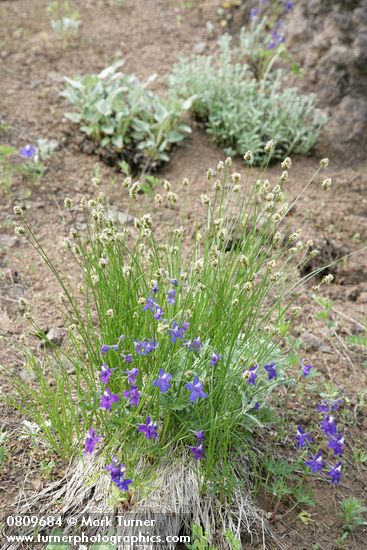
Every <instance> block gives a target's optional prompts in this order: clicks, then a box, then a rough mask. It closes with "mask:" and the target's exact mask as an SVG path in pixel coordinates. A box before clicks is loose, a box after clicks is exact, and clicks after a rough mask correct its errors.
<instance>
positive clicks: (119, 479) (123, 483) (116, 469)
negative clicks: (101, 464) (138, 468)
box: [105, 456, 132, 491]
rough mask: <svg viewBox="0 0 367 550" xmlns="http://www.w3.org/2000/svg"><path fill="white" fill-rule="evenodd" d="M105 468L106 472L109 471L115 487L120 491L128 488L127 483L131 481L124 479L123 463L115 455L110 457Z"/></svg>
mask: <svg viewBox="0 0 367 550" xmlns="http://www.w3.org/2000/svg"><path fill="white" fill-rule="evenodd" d="M105 470H107V472H110V474H111V480H112V481H113V483H114V484H115V485H116V487H117V488H118V489H120V491H128V490H129V485H130V483H132V480H131V479H125V477H124V470H125V464H120V462H119V460H118V458H117V457H116V456H114V457H113V458H112V462H111V464H108V465H107V466H106V467H105Z"/></svg>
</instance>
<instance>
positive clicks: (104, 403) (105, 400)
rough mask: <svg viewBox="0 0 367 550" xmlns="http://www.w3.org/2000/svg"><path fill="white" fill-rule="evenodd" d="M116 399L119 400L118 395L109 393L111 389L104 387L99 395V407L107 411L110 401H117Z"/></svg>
mask: <svg viewBox="0 0 367 550" xmlns="http://www.w3.org/2000/svg"><path fill="white" fill-rule="evenodd" d="M117 401H120V398H119V396H118V395H116V394H115V393H111V390H110V389H109V388H106V389H105V391H104V392H103V394H102V397H101V402H100V407H101V409H106V411H109V410H110V408H111V405H112V403H117Z"/></svg>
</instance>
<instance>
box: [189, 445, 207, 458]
mask: <svg viewBox="0 0 367 550" xmlns="http://www.w3.org/2000/svg"><path fill="white" fill-rule="evenodd" d="M189 449H190V451H191V452H192V454H193V455H194V459H195V460H202V459H203V458H204V445H203V444H202V443H199V444H198V446H197V447H193V446H189Z"/></svg>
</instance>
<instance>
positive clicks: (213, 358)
mask: <svg viewBox="0 0 367 550" xmlns="http://www.w3.org/2000/svg"><path fill="white" fill-rule="evenodd" d="M221 358H222V356H221V355H219V353H217V352H216V351H215V349H214V351H213V353H212V356H211V358H210V364H211V366H212V367H214V365H216V364H217V363H218V361H219V359H221Z"/></svg>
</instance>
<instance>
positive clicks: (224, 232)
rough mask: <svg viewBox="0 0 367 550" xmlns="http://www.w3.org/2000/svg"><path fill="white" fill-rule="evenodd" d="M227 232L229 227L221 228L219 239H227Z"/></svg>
mask: <svg viewBox="0 0 367 550" xmlns="http://www.w3.org/2000/svg"><path fill="white" fill-rule="evenodd" d="M227 233H228V231H227V229H226V228H225V227H223V228H222V229H220V230H219V231H218V239H219V240H220V241H221V242H223V241H225V239H226V236H227Z"/></svg>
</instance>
